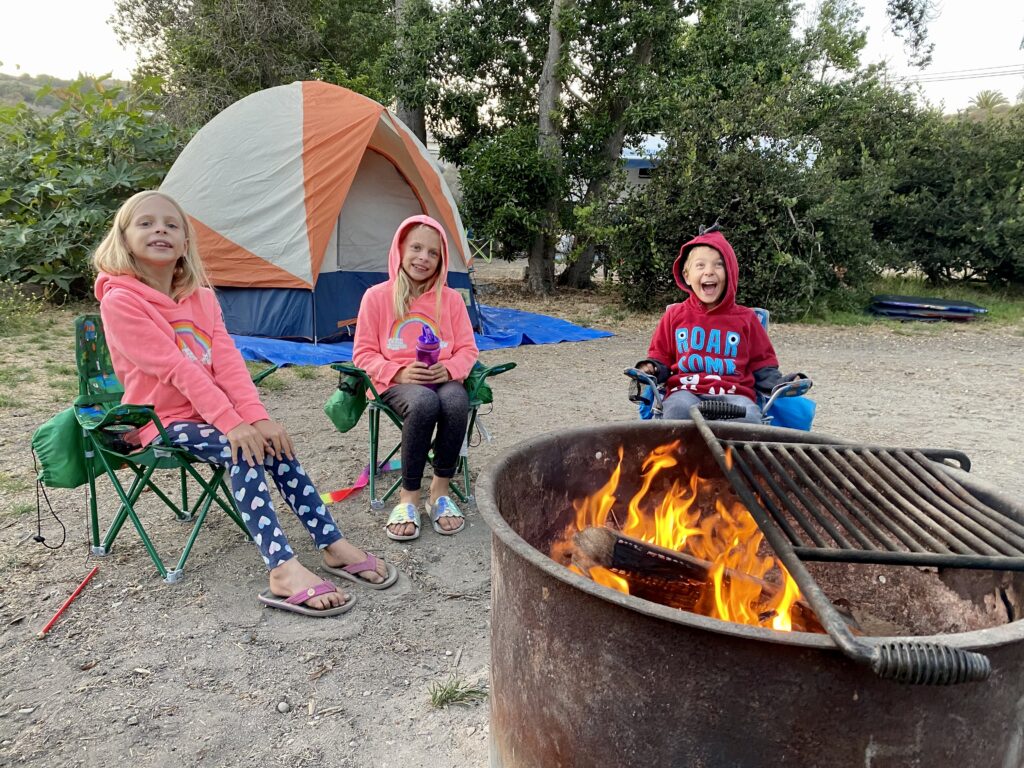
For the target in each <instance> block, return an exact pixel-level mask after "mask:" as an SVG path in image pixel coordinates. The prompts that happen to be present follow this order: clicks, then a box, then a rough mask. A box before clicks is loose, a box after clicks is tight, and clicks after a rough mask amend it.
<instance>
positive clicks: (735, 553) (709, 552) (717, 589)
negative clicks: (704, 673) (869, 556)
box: [553, 440, 800, 632]
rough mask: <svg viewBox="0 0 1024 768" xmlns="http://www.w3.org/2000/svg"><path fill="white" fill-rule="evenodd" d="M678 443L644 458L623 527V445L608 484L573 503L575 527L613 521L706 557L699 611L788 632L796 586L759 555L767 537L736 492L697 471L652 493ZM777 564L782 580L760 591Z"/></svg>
mask: <svg viewBox="0 0 1024 768" xmlns="http://www.w3.org/2000/svg"><path fill="white" fill-rule="evenodd" d="M679 446H680V441H679V440H676V441H674V442H672V443H668V444H666V445H662V446H659V447H657V448H655V449H654V450H653V451H651V453H650V454H649V455H648V456H647V457H646V458H645V459H644V461H643V464H642V465H641V472H642V478H641V484H640V488H639V490H638V491H637V492H636V493H635V494H634V495H633V497H632V498H631V499H630V500H629V503H628V505H627V514H626V519H625V521H624V522H623V523H622V524H621V525H620V524H619V522H618V520H617V519H616V518H615V514H614V507H615V503H616V501H617V497H616V491H617V490H618V487H619V481H620V479H621V473H622V459H623V450H622V449H621V448H620V449H619V463H618V465H617V466H616V467H615V470H614V471H613V472H612V474H611V477H609V478H608V482H607V483H605V484H604V485H603V486H602V487H601V488H600V489H598V490H597V491H596V492H595V493H593V494H592V495H590V496H587V497H584V498H582V499H577V500H575V501H574V502H573V508H574V509H575V512H576V519H575V523H576V530H577V531H578V530H583V529H584V528H587V527H590V526H608V525H609V524H610V527H613V528H616V529H618V530H621V531H622V533H624V534H626V535H628V536H632V537H633V538H636V539H640V540H642V541H644V542H647V543H649V544H654V545H657V546H659V547H665V548H667V549H672V550H676V551H678V552H685V553H686V554H689V555H692V556H693V557H695V558H698V559H700V560H704V561H707V562H708V563H710V567H709V569H708V581H707V583H706V584H705V586H704V590H703V592H702V594H701V597H700V599H699V600H698V603H697V610H698V611H699V612H700V613H703V614H705V615H708V616H712V617H714V618H718V619H722V620H724V621H733V622H737V623H740V624H749V625H753V626H761V627H768V626H770V627H771V628H772V629H776V630H780V631H785V632H788V631H792V629H793V617H792V613H793V610H794V607H795V604H796V602H797V600H799V599H800V590H799V588H798V587H797V585H796V582H794V581H793V579H792V578H791V577H790V575H789V574H788V573H787V572H786V570H785V569H784V568H783V567H782V565H781V563H776V562H775V560H774V558H772V557H770V556H765V555H760V554H759V550H760V548H761V544H762V541H763V538H764V536H763V534H762V533H761V531H760V530H759V529H758V527H757V523H756V522H755V521H754V519H753V517H751V515H750V513H749V512H748V511H747V510H746V508H745V507H744V506H743V505H742V504H740V503H739V501H738V500H736V499H735V498H731V499H729V498H728V495H727V494H728V486H727V485H726V484H725V481H724V480H722V479H720V478H717V479H704V478H701V477H700V476H699V475H698V474H697V473H696V471H694V472H692V473H691V474H690V476H689V477H687V478H684V479H683V480H682V482H680V480H679V479H676V480H673V482H672V484H671V487H670V488H669V489H668V491H667V492H665V494H664V496H663V497H662V498H661V499H660V500H658V499H657V494H652V492H651V488H652V487H654V484H655V481H656V480H657V478H658V476H659V474H660V473H661V472H664V471H666V470H672V469H675V468H676V467H677V466H678V464H679V459H678V456H679V451H678V449H679ZM727 458H728V459H729V460H731V458H732V457H731V455H727ZM677 472H678V470H677ZM727 501H728V503H727ZM570 528H571V526H570ZM573 533H575V531H573V530H570V531H567V537H566V539H565V540H563V541H561V542H556V543H555V545H554V546H553V551H554V550H555V549H558V550H559V551H560V552H563V553H564V551H565V549H566V547H567V543H566V540H570V539H571V537H572V534H573ZM776 567H777V568H778V570H779V572H780V575H781V580H782V586H781V587H780V588H779V589H778V591H777V592H775V593H774V594H772V593H771V592H769V593H768V594H767V595H762V592H763V587H764V586H765V581H766V577H767V576H769V575H770V573H771V571H772V570H773V569H774V568H776ZM577 572H578V569H577ZM588 575H589V576H590V577H591V578H592V579H593V580H594V581H595V582H597V583H599V584H603V585H604V586H608V587H611V588H613V589H618V590H619V591H620V592H624V593H626V594H629V582H628V581H627V580H626V579H625V578H623V577H622V576H620V575H618V574H616V573H615V572H613V571H609V570H608V569H606V568H602V567H591V568H589V569H588ZM751 577H752V578H751Z"/></svg>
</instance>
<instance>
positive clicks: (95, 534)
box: [83, 430, 110, 557]
mask: <svg viewBox="0 0 1024 768" xmlns="http://www.w3.org/2000/svg"><path fill="white" fill-rule="evenodd" d="M83 439H84V440H85V444H86V446H87V447H86V449H85V474H86V477H88V478H89V552H90V554H93V555H96V556H97V557H105V556H106V555H108V554H110V551H109V550H108V549H106V548H104V547H101V546H100V516H99V509H98V508H97V502H96V467H95V465H94V464H93V461H94V460H95V458H96V448H95V447H94V446H93V443H92V438H91V436H90V435H88V434H87V433H85V430H83Z"/></svg>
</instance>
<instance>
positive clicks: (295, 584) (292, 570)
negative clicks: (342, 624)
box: [261, 557, 351, 611]
mask: <svg viewBox="0 0 1024 768" xmlns="http://www.w3.org/2000/svg"><path fill="white" fill-rule="evenodd" d="M323 583H324V580H323V579H322V578H320V577H319V576H317V575H316V574H315V573H313V572H312V571H310V570H309V569H308V568H306V567H305V566H304V565H303V564H302V563H300V562H299V561H298V559H297V558H294V557H293V558H290V559H288V560H285V561H284V562H283V563H281V564H280V565H279V566H277V567H276V568H273V569H272V570H271V571H270V589H268V590H267V591H266V592H265V593H263V594H264V595H265V596H266V597H268V598H273V597H276V598H279V599H282V600H285V599H287V598H292V597H294V596H296V595H300V594H302V593H304V592H305V593H306V594H307V595H308V599H307V600H304V601H302V603H301V605H303V606H305V607H306V608H307V609H310V610H312V611H329V610H333V609H335V608H339V607H341V606H343V605H347V604H348V603H349V602H350V601H351V598H350V597H349V596H348V595H346V594H345V593H344V592H342V591H341V590H340V589H334V590H333V591H330V590H326V589H324V588H323V587H322V586H321V585H322V584H323ZM261 602H265V603H267V604H268V605H269V604H270V601H268V600H262V601H261ZM273 607H275V608H279V607H283V606H279V605H274V606H273Z"/></svg>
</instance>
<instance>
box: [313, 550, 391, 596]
mask: <svg viewBox="0 0 1024 768" xmlns="http://www.w3.org/2000/svg"><path fill="white" fill-rule="evenodd" d="M321 554H322V556H323V564H324V567H326V568H327V569H328V570H329V571H330V572H331V573H333V574H335V575H339V576H343V577H344V578H348V579H349V580H350V581H355V582H363V583H365V584H366V586H368V587H375V586H378V585H383V584H384V583H385V582H388V583H387V586H391V584H394V583H395V579H397V578H398V572H397V571H396V570H395V569H394V568H393V567H392V566H389V565H388V564H387V563H385V562H384V561H383V560H380V559H378V558H376V557H371V556H370V555H368V554H367V553H366V552H364V551H363V550H361V549H359V547H356V546H355V545H353V544H351V543H350V542H349V540H348V539H338V540H337V541H335V542H334V543H332V544H331V545H330V546H329V547H327V548H326V549H325V550H324V551H323V552H322V553H321ZM354 565H358V566H360V567H359V568H357V569H352V568H350V569H349V570H348V572H346V571H345V570H344V569H345V567H346V566H354ZM367 565H369V566H370V567H366V566H367Z"/></svg>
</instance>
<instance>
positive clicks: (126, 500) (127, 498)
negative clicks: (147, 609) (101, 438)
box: [99, 452, 167, 579]
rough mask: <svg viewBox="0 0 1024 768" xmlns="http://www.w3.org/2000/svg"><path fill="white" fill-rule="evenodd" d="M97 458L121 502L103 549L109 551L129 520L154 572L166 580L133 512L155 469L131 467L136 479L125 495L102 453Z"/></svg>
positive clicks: (157, 556)
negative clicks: (142, 469) (151, 563)
mask: <svg viewBox="0 0 1024 768" xmlns="http://www.w3.org/2000/svg"><path fill="white" fill-rule="evenodd" d="M99 457H100V461H101V462H103V467H104V469H105V470H106V473H107V476H108V477H109V478H110V481H111V484H112V485H113V486H114V492H115V493H117V495H118V498H120V500H121V509H119V510H118V514H117V517H116V518H115V520H114V523H112V524H111V526H110V530H109V531H108V532H107V537H106V540H105V541H104V543H103V546H104V549H106V550H108V551H109V550H110V545H111V544H112V543H113V541H114V538H115V537H116V536H117V534H118V533H119V532H120V530H121V526H122V525H123V524H124V521H125V518H126V517H128V518H131V521H132V525H134V526H135V530H136V531H137V532H138V534H139V538H140V539H142V544H143V546H144V547H145V548H146V552H148V553H149V558H150V560H152V561H153V565H155V566H156V570H157V572H158V573H159V574H160V578H162V579H166V578H167V568H166V566H164V563H163V561H162V560H161V559H160V555H158V554H157V552H156V548H155V547H154V546H153V542H152V540H150V538H149V534H147V533H146V529H145V528H144V527H143V526H142V521H141V520H140V519H139V516H138V514H136V512H135V502H136V501H137V500H138V498H139V494H141V493H142V488H143V487H144V486H146V485H148V484H149V478H150V477H151V476H152V474H153V470H154V469H155V467H147V468H146V471H145V472H143V471H141V470H139V469H136V468H135V467H132V471H133V472H134V473H135V476H136V477H135V481H134V482H133V483H132V487H131V489H130V491H129V493H127V494H126V493H125V491H124V488H123V487H122V486H121V483H120V482H119V481H118V479H117V475H116V474H115V473H114V470H113V469H112V468H111V466H110V463H109V462H108V461H107V457H106V456H105V455H104V454H103V453H102V452H100V454H99Z"/></svg>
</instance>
